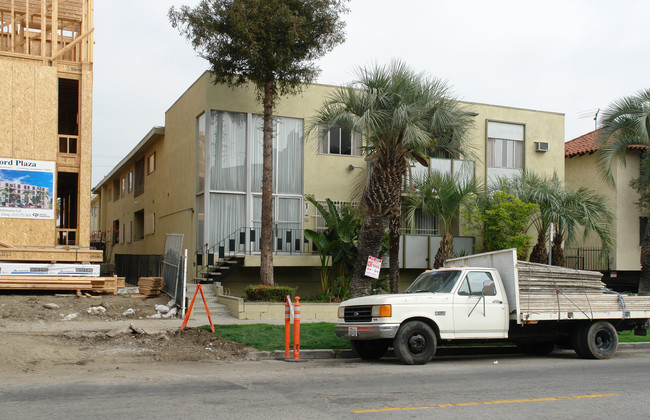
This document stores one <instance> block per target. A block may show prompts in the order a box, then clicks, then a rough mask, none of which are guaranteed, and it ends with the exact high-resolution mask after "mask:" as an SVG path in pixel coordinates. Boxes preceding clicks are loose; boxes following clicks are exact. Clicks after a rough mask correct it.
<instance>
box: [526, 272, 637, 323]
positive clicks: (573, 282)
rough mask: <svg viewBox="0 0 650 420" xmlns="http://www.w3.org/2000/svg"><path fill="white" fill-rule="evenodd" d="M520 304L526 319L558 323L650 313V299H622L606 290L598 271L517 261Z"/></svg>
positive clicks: (635, 297) (630, 297)
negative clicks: (544, 317) (540, 318)
mask: <svg viewBox="0 0 650 420" xmlns="http://www.w3.org/2000/svg"><path fill="white" fill-rule="evenodd" d="M517 264H518V273H519V303H520V308H521V311H522V315H524V318H525V319H526V318H528V319H534V318H536V316H538V315H540V314H555V316H556V318H558V319H560V318H561V319H568V318H571V317H578V318H585V319H589V318H592V317H597V316H596V314H598V316H602V314H603V313H607V312H609V313H613V314H616V315H617V317H621V318H622V317H624V316H625V317H627V316H629V314H630V313H631V312H638V311H650V299H648V298H647V297H638V296H622V295H618V294H616V293H613V292H608V291H607V290H605V287H606V286H605V283H603V282H602V280H601V278H602V274H601V273H599V272H597V271H585V270H574V269H570V268H564V267H556V266H548V265H545V264H535V263H529V262H526V261H518V263H517Z"/></svg>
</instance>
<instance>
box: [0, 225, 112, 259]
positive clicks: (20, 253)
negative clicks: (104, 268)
mask: <svg viewBox="0 0 650 420" xmlns="http://www.w3.org/2000/svg"><path fill="white" fill-rule="evenodd" d="M3 220H6V219H3ZM102 256H103V252H102V251H100V250H96V249H80V248H70V249H65V248H24V247H23V248H20V247H15V248H0V261H24V262H37V261H45V262H61V263H64V262H75V263H101V262H102V260H103V258H102Z"/></svg>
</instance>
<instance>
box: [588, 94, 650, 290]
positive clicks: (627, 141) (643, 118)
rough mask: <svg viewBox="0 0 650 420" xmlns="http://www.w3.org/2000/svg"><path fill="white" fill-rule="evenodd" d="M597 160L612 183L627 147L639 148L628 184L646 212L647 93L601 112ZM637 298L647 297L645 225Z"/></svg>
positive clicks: (649, 253)
mask: <svg viewBox="0 0 650 420" xmlns="http://www.w3.org/2000/svg"><path fill="white" fill-rule="evenodd" d="M601 125H602V128H601V130H600V140H599V146H600V148H599V150H598V159H599V164H600V169H601V171H602V173H603V175H604V177H605V178H606V179H607V180H609V181H611V182H612V183H614V178H613V177H612V166H613V165H614V164H618V163H622V164H625V163H626V156H625V155H626V153H627V151H628V149H629V148H630V147H637V148H639V147H641V148H643V149H644V152H643V153H642V155H641V162H640V173H639V177H638V178H636V179H634V180H633V181H632V183H631V185H632V187H633V188H635V189H636V190H637V192H638V193H639V196H640V199H639V201H638V202H637V205H638V206H639V209H640V210H642V211H647V210H650V158H648V152H647V148H648V146H650V134H649V133H650V89H645V90H641V91H639V92H637V93H636V94H634V95H631V96H626V97H624V98H621V99H619V100H617V101H615V102H613V103H612V104H610V105H609V107H608V108H607V109H606V110H605V112H603V115H602V119H601ZM639 294H640V295H650V227H648V225H646V229H645V232H643V239H642V241H641V277H640V279H639Z"/></svg>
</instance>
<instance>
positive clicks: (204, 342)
mask: <svg viewBox="0 0 650 420" xmlns="http://www.w3.org/2000/svg"><path fill="white" fill-rule="evenodd" d="M168 301H169V297H167V296H166V295H162V296H159V297H155V298H147V299H142V298H140V299H137V298H130V297H128V296H121V295H97V296H94V297H88V296H82V297H79V296H76V295H75V294H68V295H55V294H52V293H38V292H31V293H6V292H0V348H1V349H2V357H1V358H0V376H3V375H11V376H14V377H15V375H16V374H19V375H20V374H24V373H28V374H29V373H36V374H39V373H45V372H47V371H51V370H61V369H64V370H67V371H68V372H69V370H70V368H71V367H75V368H76V369H81V370H83V371H105V370H110V369H113V370H119V369H120V367H122V368H124V366H133V365H134V364H138V365H143V364H147V365H150V364H152V363H159V362H171V363H174V362H189V361H192V362H196V361H222V362H223V361H225V362H228V361H236V360H243V359H245V357H246V354H247V353H248V352H250V351H253V350H255V349H253V348H250V347H246V346H244V345H241V344H239V343H233V342H231V341H228V340H225V339H222V338H219V337H216V336H214V335H213V334H212V333H211V332H210V331H204V330H199V329H196V328H192V326H198V325H202V324H207V320H206V321H204V322H197V321H194V322H192V323H190V328H186V329H185V330H183V331H181V330H180V326H181V322H182V320H181V319H180V318H176V317H171V318H167V319H164V318H153V319H152V318H148V317H147V316H152V315H153V316H160V315H156V314H158V311H157V310H156V309H155V307H156V305H166V304H167V303H168ZM99 307H101V308H104V309H98V308H99ZM93 308H95V309H93ZM129 309H132V310H133V311H134V312H135V314H131V315H123V314H124V313H125V312H126V311H127V310H129ZM129 312H131V311H129ZM74 314H76V315H74ZM81 370H80V371H81Z"/></svg>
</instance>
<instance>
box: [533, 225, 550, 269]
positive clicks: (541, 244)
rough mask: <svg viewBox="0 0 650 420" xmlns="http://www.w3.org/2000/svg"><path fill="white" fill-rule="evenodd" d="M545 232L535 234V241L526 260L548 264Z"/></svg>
mask: <svg viewBox="0 0 650 420" xmlns="http://www.w3.org/2000/svg"><path fill="white" fill-rule="evenodd" d="M546 241H547V238H546V232H543V233H542V232H540V233H538V234H537V243H536V244H535V246H534V247H533V250H532V251H531V252H530V258H528V261H530V262H534V263H540V264H548V250H547V249H546Z"/></svg>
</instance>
